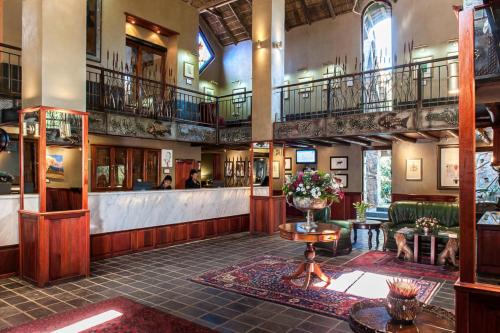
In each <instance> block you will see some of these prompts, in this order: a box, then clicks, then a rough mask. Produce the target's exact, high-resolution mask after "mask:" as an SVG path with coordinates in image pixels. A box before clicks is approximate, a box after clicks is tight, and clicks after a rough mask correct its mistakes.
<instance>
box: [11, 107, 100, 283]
mask: <svg viewBox="0 0 500 333" xmlns="http://www.w3.org/2000/svg"><path fill="white" fill-rule="evenodd" d="M33 147H34V149H33ZM32 150H34V151H32ZM19 152H20V154H19V164H20V168H19V169H20V171H21V177H20V209H19V244H20V255H19V260H20V262H19V275H20V277H21V278H23V279H25V280H27V281H30V282H32V283H34V284H36V285H37V286H40V287H43V286H45V285H47V284H52V283H54V282H57V281H59V280H64V279H68V278H75V277H80V276H88V274H89V266H90V259H89V237H90V235H89V234H90V232H89V229H90V226H89V221H90V219H89V209H88V176H87V175H88V172H87V171H88V170H87V169H88V116H87V114H86V113H85V112H80V111H72V110H64V109H58V108H49V107H36V108H29V109H24V110H22V111H21V112H20V115H19ZM35 156H36V158H35ZM27 170H31V171H30V172H29V173H28V172H27ZM34 191H35V192H38V200H37V201H35V203H34V202H33V201H29V202H28V201H26V202H25V198H24V194H25V193H30V192H34ZM30 203H31V204H30Z"/></svg>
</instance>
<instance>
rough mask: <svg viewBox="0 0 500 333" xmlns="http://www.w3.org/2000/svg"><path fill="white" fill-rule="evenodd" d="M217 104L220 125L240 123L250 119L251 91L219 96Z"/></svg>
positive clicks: (248, 121)
mask: <svg viewBox="0 0 500 333" xmlns="http://www.w3.org/2000/svg"><path fill="white" fill-rule="evenodd" d="M217 106H218V111H219V117H220V119H221V122H220V125H222V126H232V125H241V124H245V123H250V122H251V121H252V92H251V91H245V92H241V93H236V94H230V95H224V96H219V97H217Z"/></svg>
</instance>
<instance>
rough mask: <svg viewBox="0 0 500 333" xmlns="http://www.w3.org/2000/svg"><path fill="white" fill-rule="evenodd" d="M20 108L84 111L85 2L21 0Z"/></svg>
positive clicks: (73, 0) (80, 0)
mask: <svg viewBox="0 0 500 333" xmlns="http://www.w3.org/2000/svg"><path fill="white" fill-rule="evenodd" d="M22 4H23V5H22V6H23V8H22V31H23V32H22V49H23V56H22V68H23V74H22V75H23V77H22V82H23V83H22V84H23V86H22V103H23V104H22V105H23V108H27V107H32V106H39V105H43V106H53V107H60V108H65V109H72V110H78V111H85V77H86V72H85V71H86V44H87V43H86V8H87V3H86V1H85V0H64V1H61V0H43V1H40V0H23V2H22Z"/></svg>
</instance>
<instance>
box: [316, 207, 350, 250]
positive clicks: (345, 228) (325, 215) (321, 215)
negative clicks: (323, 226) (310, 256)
mask: <svg viewBox="0 0 500 333" xmlns="http://www.w3.org/2000/svg"><path fill="white" fill-rule="evenodd" d="M330 216H331V211H330V207H326V208H325V209H323V210H320V211H318V212H316V213H315V214H314V220H315V221H316V222H320V223H332V224H335V225H336V226H339V227H340V239H339V240H338V241H337V248H336V251H334V248H333V242H328V243H316V244H314V248H315V249H317V250H325V251H329V252H332V253H334V254H335V255H339V254H349V253H350V252H351V251H352V242H351V231H352V224H351V223H350V222H349V221H343V220H331V219H330Z"/></svg>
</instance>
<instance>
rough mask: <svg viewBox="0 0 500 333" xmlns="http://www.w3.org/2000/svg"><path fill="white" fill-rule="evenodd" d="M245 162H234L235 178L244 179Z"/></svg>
mask: <svg viewBox="0 0 500 333" xmlns="http://www.w3.org/2000/svg"><path fill="white" fill-rule="evenodd" d="M245 166H246V163H245V161H236V177H238V178H244V177H245Z"/></svg>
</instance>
